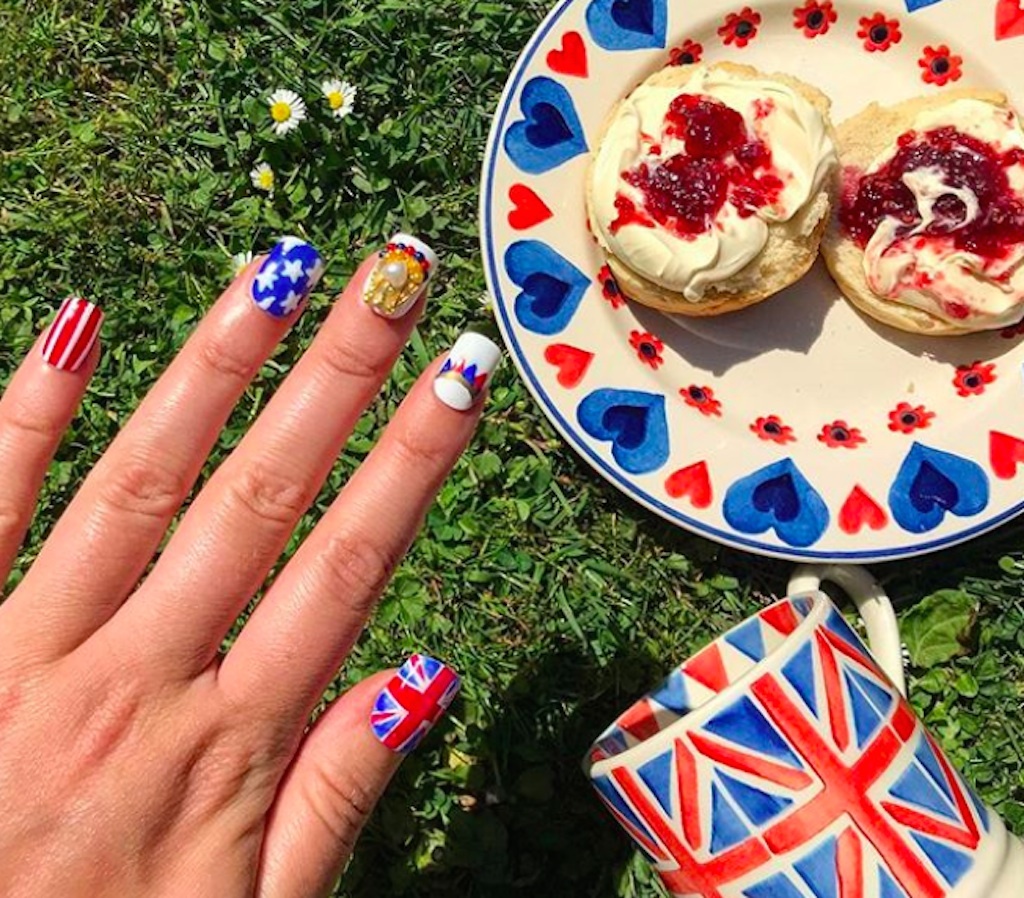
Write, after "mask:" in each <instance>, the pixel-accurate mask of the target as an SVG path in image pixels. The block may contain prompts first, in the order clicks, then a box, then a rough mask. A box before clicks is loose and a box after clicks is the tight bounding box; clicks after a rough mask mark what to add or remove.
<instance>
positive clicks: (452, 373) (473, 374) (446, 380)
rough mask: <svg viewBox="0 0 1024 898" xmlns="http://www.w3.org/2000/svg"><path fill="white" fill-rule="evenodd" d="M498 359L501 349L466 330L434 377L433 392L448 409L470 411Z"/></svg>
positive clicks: (484, 387)
mask: <svg viewBox="0 0 1024 898" xmlns="http://www.w3.org/2000/svg"><path fill="white" fill-rule="evenodd" d="M500 361H501V348H500V347H499V346H498V345H497V344H496V343H494V342H492V341H491V340H488V339H487V338H486V337H484V336H481V335H480V334H474V333H472V332H470V333H465V334H463V335H462V336H461V337H459V339H458V340H456V341H455V345H454V346H453V347H452V349H451V352H449V353H448V358H447V359H446V360H445V363H444V365H442V366H441V370H440V371H439V372H438V375H437V378H436V379H435V380H434V394H435V395H436V396H437V398H438V399H440V400H441V401H442V402H443V403H444V404H445V405H447V406H448V407H449V408H453V409H455V410H456V411H458V412H465V411H469V409H471V408H472V407H473V404H474V403H475V402H476V401H477V399H478V398H479V397H480V394H481V393H483V391H484V390H485V389H487V385H488V384H489V383H490V382H491V376H492V375H493V374H494V370H495V368H497V367H498V363H499V362H500Z"/></svg>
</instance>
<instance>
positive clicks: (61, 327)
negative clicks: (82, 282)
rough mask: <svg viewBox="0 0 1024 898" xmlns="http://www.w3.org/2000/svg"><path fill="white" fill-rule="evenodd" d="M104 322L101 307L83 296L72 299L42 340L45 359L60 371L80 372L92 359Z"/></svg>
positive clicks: (62, 307) (65, 302) (67, 302)
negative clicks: (87, 361) (83, 364)
mask: <svg viewBox="0 0 1024 898" xmlns="http://www.w3.org/2000/svg"><path fill="white" fill-rule="evenodd" d="M102 323H103V312H102V310H101V309H100V307H99V306H97V305H96V304H95V303H91V302H89V301H88V300H87V299H83V298H82V297H81V296H69V297H68V298H67V299H65V300H64V302H63V303H61V307H60V311H59V312H57V317H56V318H55V319H54V320H53V324H51V325H50V332H49V333H48V334H47V335H46V340H45V341H43V359H44V360H45V361H46V363H47V364H48V365H52V366H53V367H54V368H56V369H57V370H58V371H69V372H72V373H73V372H75V371H77V370H78V369H79V368H81V367H82V363H83V362H84V361H85V360H86V359H87V358H88V357H89V352H90V351H91V350H92V347H93V344H94V343H95V342H96V338H97V337H98V336H99V333H100V325H101V324H102Z"/></svg>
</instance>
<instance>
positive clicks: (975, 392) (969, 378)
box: [953, 362, 996, 398]
mask: <svg viewBox="0 0 1024 898" xmlns="http://www.w3.org/2000/svg"><path fill="white" fill-rule="evenodd" d="M995 380H996V366H995V365H991V364H986V363H985V362H975V363H974V364H973V365H961V366H960V367H959V368H957V369H956V377H954V378H953V386H954V387H956V391H957V393H959V394H960V395H961V396H963V397H965V398H966V397H967V396H980V395H981V394H982V393H984V392H985V388H986V387H987V386H988V385H989V384H991V383H995Z"/></svg>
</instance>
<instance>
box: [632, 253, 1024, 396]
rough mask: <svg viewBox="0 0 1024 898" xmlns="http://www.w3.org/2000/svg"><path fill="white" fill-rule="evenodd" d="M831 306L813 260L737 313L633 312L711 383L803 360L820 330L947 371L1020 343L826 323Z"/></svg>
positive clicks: (858, 317) (855, 320)
mask: <svg viewBox="0 0 1024 898" xmlns="http://www.w3.org/2000/svg"><path fill="white" fill-rule="evenodd" d="M837 303H846V300H845V298H844V297H843V295H842V293H841V292H840V291H839V289H838V287H836V284H835V282H834V281H833V280H832V277H831V275H830V274H829V273H828V269H827V268H826V266H825V263H824V262H823V261H821V260H819V261H818V262H817V264H815V266H814V267H813V268H812V269H811V270H810V272H808V274H807V276H806V277H804V278H803V279H802V280H801V281H800V282H799V283H797V284H794V285H793V286H792V287H790V288H788V289H787V290H784V291H782V292H781V293H780V294H778V295H777V296H773V297H771V298H770V299H768V300H765V301H764V302H762V303H758V304H757V305H755V306H752V307H751V308H749V309H745V310H743V311H741V312H734V313H731V314H728V315H718V316H714V317H708V318H690V317H686V316H684V315H666V314H664V313H662V312H658V311H655V310H654V309H647V308H644V307H642V306H634V308H635V311H636V316H637V321H638V323H639V324H640V326H641V327H643V328H644V329H646V330H648V331H650V332H651V333H653V334H656V335H657V336H658V337H659V338H660V339H661V340H662V342H664V343H665V345H666V347H668V348H669V349H670V350H671V352H673V353H676V354H678V356H679V357H680V358H684V359H686V360H687V361H688V362H689V363H690V364H691V365H693V366H694V367H695V368H697V369H699V370H701V371H706V372H708V373H710V374H713V375H715V376H716V377H720V376H722V375H724V374H725V373H726V372H728V371H729V370H730V369H732V368H734V367H736V366H737V365H740V364H742V363H744V362H747V361H749V360H751V359H755V358H758V357H760V356H762V355H765V354H767V353H774V352H783V353H793V354H795V355H803V356H807V355H810V353H811V350H812V349H813V348H814V346H815V344H816V343H817V342H818V340H819V339H820V338H821V336H822V334H824V333H825V331H826V328H827V327H839V326H842V327H844V328H846V329H848V330H849V337H850V339H851V340H855V341H857V343H858V345H859V344H861V343H863V344H864V345H865V346H867V345H869V344H870V342H873V341H874V340H876V339H877V340H884V341H885V342H886V343H888V344H890V345H891V346H894V347H896V348H897V349H899V350H901V351H902V352H904V353H906V354H907V355H909V356H916V357H919V358H926V359H932V360H934V361H936V362H940V363H945V364H952V365H967V364H972V363H973V362H976V361H989V362H990V361H995V360H996V359H998V358H1000V357H1002V356H1004V355H1006V354H1007V353H1008V352H1011V351H1012V350H1014V349H1015V348H1016V347H1017V346H1018V345H1019V343H1020V342H1021V339H1022V337H1024V335H1017V336H1015V337H1013V338H1009V339H1008V338H1007V337H1004V336H1003V335H1002V333H1001V332H1000V331H990V332H988V333H983V334H975V335H971V336H966V337H949V338H943V337H918V336H914V335H913V334H908V333H903V332H902V331H898V330H896V329H895V328H891V327H887V326H886V325H884V324H881V323H879V322H876V321H875V320H874V319H871V318H868V317H867V316H865V315H862V314H860V312H858V311H856V310H855V309H854V308H853V306H848V308H849V310H850V312H851V313H852V314H849V315H842V316H835V317H834V318H833V319H832V321H831V322H827V320H828V319H829V316H830V315H831V314H832V313H833V311H834V310H835V306H836V304H837ZM836 311H839V310H836Z"/></svg>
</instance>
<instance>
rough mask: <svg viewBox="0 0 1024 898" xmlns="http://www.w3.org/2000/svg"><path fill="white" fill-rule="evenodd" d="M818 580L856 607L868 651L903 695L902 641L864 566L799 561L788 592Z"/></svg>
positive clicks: (886, 602)
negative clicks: (862, 623) (846, 597)
mask: <svg viewBox="0 0 1024 898" xmlns="http://www.w3.org/2000/svg"><path fill="white" fill-rule="evenodd" d="M822 583H831V584H833V585H834V586H838V587H839V588H840V589H841V590H842V591H843V592H844V593H846V595H848V596H849V597H850V598H851V599H852V600H853V603H854V604H855V605H856V606H857V612H858V614H860V616H861V618H862V619H863V621H864V626H865V628H866V629H867V632H868V643H869V645H870V646H871V653H872V654H873V655H874V656H875V659H876V660H877V661H878V664H879V666H880V667H881V668H882V670H883V671H885V673H886V674H887V675H888V677H889V679H890V680H892V683H893V685H894V686H895V687H896V688H897V689H898V690H899V691H900V694H901V695H902V696H903V697H904V698H905V697H906V695H907V679H906V675H905V673H904V671H903V643H902V641H901V639H900V628H899V624H898V623H897V621H896V612H895V611H894V610H893V607H892V602H890V601H889V596H887V595H886V594H885V590H884V589H882V586H881V584H880V583H879V582H878V581H877V580H876V579H875V578H874V577H872V576H871V574H869V573H868V571H867V569H866V568H862V567H857V566H855V565H850V564H803V565H800V567H798V568H797V569H796V570H795V571H793V576H792V577H791V578H790V580H789V595H796V594H797V593H802V592H814V591H816V590H819V589H820V588H821V584H822Z"/></svg>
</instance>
